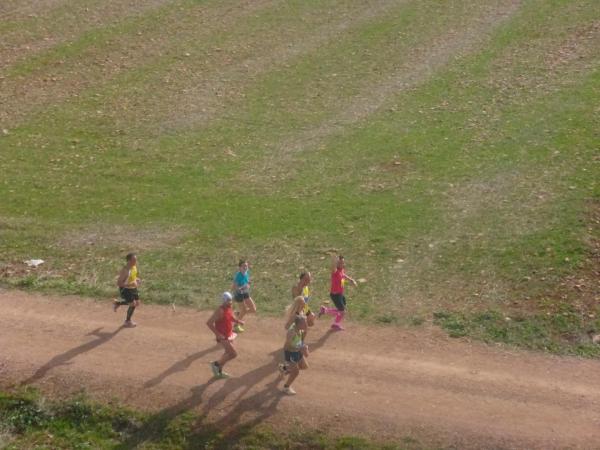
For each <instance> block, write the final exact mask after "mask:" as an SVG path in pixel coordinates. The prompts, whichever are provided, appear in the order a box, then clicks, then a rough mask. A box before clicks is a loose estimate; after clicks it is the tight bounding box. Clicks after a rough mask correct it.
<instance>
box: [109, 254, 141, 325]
mask: <svg viewBox="0 0 600 450" xmlns="http://www.w3.org/2000/svg"><path fill="white" fill-rule="evenodd" d="M125 260H126V261H127V264H125V266H123V268H122V269H121V272H119V278H118V280H117V286H118V287H119V293H120V295H121V298H122V300H120V301H119V300H117V299H114V300H113V311H115V312H116V311H117V309H118V308H119V306H121V305H127V306H128V308H127V316H126V318H125V323H124V326H126V327H135V326H136V323H135V322H133V321H132V320H131V316H133V312H134V311H135V308H136V307H138V306H139V304H140V295H139V293H138V286H139V285H140V284H141V282H142V280H140V278H139V272H138V267H137V256H136V255H135V253H129V254H128V255H127V256H126V257H125Z"/></svg>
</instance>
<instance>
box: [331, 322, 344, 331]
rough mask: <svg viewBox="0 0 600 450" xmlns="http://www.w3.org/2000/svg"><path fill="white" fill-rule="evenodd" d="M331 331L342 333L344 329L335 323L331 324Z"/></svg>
mask: <svg viewBox="0 0 600 450" xmlns="http://www.w3.org/2000/svg"><path fill="white" fill-rule="evenodd" d="M331 329H332V330H334V331H344V327H343V326H341V325H339V324H337V323H334V324H332V325H331Z"/></svg>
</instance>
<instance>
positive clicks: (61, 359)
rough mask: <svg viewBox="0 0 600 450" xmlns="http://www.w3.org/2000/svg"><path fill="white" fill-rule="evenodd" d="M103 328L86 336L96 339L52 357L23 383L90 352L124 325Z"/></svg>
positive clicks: (42, 375) (41, 376) (23, 382)
mask: <svg viewBox="0 0 600 450" xmlns="http://www.w3.org/2000/svg"><path fill="white" fill-rule="evenodd" d="M102 328H103V327H100V328H96V329H95V330H93V331H90V332H89V333H88V334H86V336H96V339H94V340H92V341H89V342H86V343H85V344H81V345H79V346H77V347H75V348H72V349H71V350H67V351H66V352H64V353H61V354H60V355H56V356H55V357H54V358H52V359H51V360H50V361H48V362H47V363H46V364H44V365H43V366H42V367H40V368H39V369H38V370H36V372H35V373H34V374H33V375H32V376H30V377H29V378H27V379H26V380H24V381H22V382H21V385H25V384H30V383H33V382H34V381H38V380H40V379H42V378H44V376H46V374H47V373H48V372H49V371H50V370H51V369H53V368H55V367H58V366H64V365H67V364H70V363H71V360H72V359H73V358H75V357H76V356H78V355H81V354H82V353H86V352H89V351H90V350H93V349H95V348H96V347H99V346H100V345H102V344H105V343H106V342H108V341H110V340H111V339H112V338H113V337H115V336H116V335H117V334H118V333H119V332H120V331H121V330H122V329H123V328H124V327H123V326H122V325H121V326H120V327H119V328H117V329H116V330H115V331H112V332H102V331H101V330H102Z"/></svg>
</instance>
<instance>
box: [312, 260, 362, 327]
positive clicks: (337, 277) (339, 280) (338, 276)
mask: <svg viewBox="0 0 600 450" xmlns="http://www.w3.org/2000/svg"><path fill="white" fill-rule="evenodd" d="M344 266H345V260H344V257H343V256H342V255H339V256H337V257H334V258H333V261H332V264H331V289H330V290H329V297H331V300H332V301H333V304H334V305H335V308H327V307H325V306H321V309H320V310H319V316H322V315H323V314H329V315H332V316H335V319H334V321H333V323H332V324H331V328H332V329H333V330H343V329H344V327H342V320H344V314H345V312H346V297H345V296H344V284H345V282H346V280H348V281H350V282H351V283H352V284H353V285H354V286H356V281H354V278H352V277H351V276H349V275H346V272H345V270H344Z"/></svg>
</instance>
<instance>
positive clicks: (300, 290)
mask: <svg viewBox="0 0 600 450" xmlns="http://www.w3.org/2000/svg"><path fill="white" fill-rule="evenodd" d="M311 281H312V276H311V274H310V272H308V271H305V272H302V273H300V277H299V280H298V284H296V285H294V286H293V287H292V298H293V299H294V303H292V306H291V307H290V308H289V314H288V319H287V321H286V323H285V329H286V330H287V329H288V328H289V327H290V325H291V324H292V323H293V322H294V318H295V316H297V315H299V314H301V315H303V316H305V317H306V323H307V325H308V326H309V327H312V326H313V325H314V324H315V317H316V316H315V314H314V313H313V312H312V311H311V309H310V305H309V301H310V287H309V284H310V282H311Z"/></svg>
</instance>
